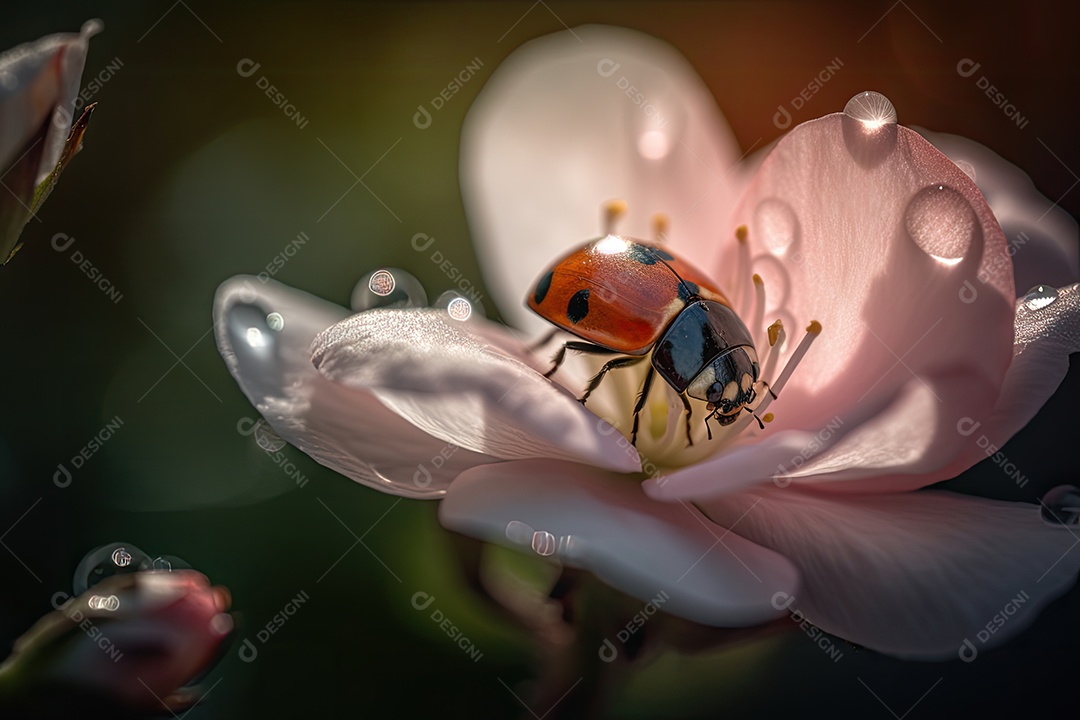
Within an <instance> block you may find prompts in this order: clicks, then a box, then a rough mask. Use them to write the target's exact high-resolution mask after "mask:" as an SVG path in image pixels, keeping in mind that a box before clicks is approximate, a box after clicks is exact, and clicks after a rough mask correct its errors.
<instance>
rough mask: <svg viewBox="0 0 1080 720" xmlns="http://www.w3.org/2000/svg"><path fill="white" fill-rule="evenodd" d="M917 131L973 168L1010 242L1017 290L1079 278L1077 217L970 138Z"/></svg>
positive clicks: (1072, 280) (1019, 171) (1058, 284)
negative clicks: (1072, 215) (1074, 217)
mask: <svg viewBox="0 0 1080 720" xmlns="http://www.w3.org/2000/svg"><path fill="white" fill-rule="evenodd" d="M919 132H920V133H921V134H922V135H923V136H924V137H925V138H926V139H927V140H929V141H930V142H932V143H933V144H934V147H936V148H937V149H938V150H940V151H941V152H943V153H945V154H946V155H947V156H948V157H949V159H950V160H953V161H954V162H957V163H968V164H970V165H971V166H972V167H973V168H974V171H975V182H976V184H977V185H978V186H979V190H981V191H982V194H983V195H984V196H986V202H987V203H989V205H990V209H991V210H993V211H994V215H995V216H997V219H998V222H1000V223H1001V229H1002V230H1003V231H1004V232H1005V237H1006V239H1007V240H1008V242H1009V252H1010V254H1011V255H1012V261H1013V272H1014V277H1015V278H1016V291H1017V294H1023V293H1024V292H1026V291H1027V289H1028V288H1030V287H1032V286H1033V285H1038V284H1047V285H1053V286H1055V287H1058V286H1061V285H1068V284H1071V283H1074V282H1076V281H1077V280H1078V279H1080V242H1078V241H1077V226H1076V221H1075V220H1073V219H1072V217H1070V216H1069V214H1068V213H1067V212H1065V211H1064V210H1062V209H1061V208H1060V207H1059V206H1058V205H1057V203H1054V202H1052V201H1050V200H1048V199H1047V198H1046V197H1044V196H1043V194H1042V193H1040V192H1039V191H1038V190H1037V189H1036V188H1035V185H1034V184H1032V182H1031V178H1030V177H1028V175H1027V173H1025V172H1024V171H1023V170H1021V169H1020V168H1018V167H1016V166H1015V165H1013V164H1012V163H1010V162H1009V161H1008V160H1006V159H1005V158H1003V157H1001V156H1000V155H998V154H997V153H995V152H993V151H992V150H990V149H989V148H986V147H984V146H982V145H980V144H979V143H977V142H975V141H974V140H968V139H967V138H965V137H961V136H959V135H949V134H948V133H937V132H930V131H928V130H923V129H919ZM1048 152H1049V151H1048ZM1047 157H1050V155H1049V154H1048V155H1047Z"/></svg>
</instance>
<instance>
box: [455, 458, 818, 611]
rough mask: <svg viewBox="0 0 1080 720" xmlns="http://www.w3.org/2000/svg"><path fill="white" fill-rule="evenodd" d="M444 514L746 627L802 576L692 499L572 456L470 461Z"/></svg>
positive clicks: (467, 527)
mask: <svg viewBox="0 0 1080 720" xmlns="http://www.w3.org/2000/svg"><path fill="white" fill-rule="evenodd" d="M439 519H440V521H441V522H442V524H443V525H444V526H446V527H447V528H449V529H451V530H454V531H456V532H460V533H464V534H466V535H470V536H472V537H475V538H478V539H481V540H485V541H488V542H497V543H501V544H503V545H508V546H510V547H517V548H519V549H524V550H528V549H529V548H530V547H531V548H533V549H534V550H535V551H538V552H540V554H544V555H552V556H553V557H554V558H555V559H557V560H560V561H562V562H564V563H566V564H568V565H572V566H575V567H582V568H585V569H587V570H590V571H592V572H593V573H595V574H596V575H597V577H599V578H600V579H601V580H603V581H604V582H606V583H608V584H609V585H611V586H612V587H615V588H617V589H619V590H621V591H623V592H625V593H628V594H630V595H633V596H634V597H636V598H638V599H640V600H641V601H643V602H656V604H657V605H659V607H660V609H662V610H664V611H666V612H670V613H672V614H674V615H678V616H680V617H684V618H688V619H690V620H694V621H696V622H700V623H704V624H707V625H716V626H724V627H743V626H748V625H755V624H758V623H761V622H765V621H767V620H770V619H772V618H774V617H777V616H778V615H779V614H780V612H779V611H778V609H777V607H776V606H775V605H774V604H773V602H772V598H773V596H774V595H775V594H776V593H778V592H785V593H793V592H795V588H796V586H797V584H798V573H796V572H795V570H794V568H793V567H792V565H791V563H790V562H788V560H787V559H785V558H784V557H783V556H781V555H778V554H777V553H774V552H772V551H769V550H766V549H765V548H762V547H760V546H758V545H755V544H753V543H751V542H748V541H746V540H745V539H743V538H741V537H739V536H738V535H736V534H735V533H734V532H730V533H729V532H726V531H724V530H723V529H722V528H719V527H717V526H715V525H712V524H711V523H709V522H708V521H706V520H704V518H702V517H701V514H700V513H699V512H698V511H697V510H696V509H695V508H693V507H692V506H690V505H679V504H666V503H658V502H654V501H652V500H649V499H648V498H646V497H645V496H644V495H643V494H642V493H641V490H640V489H639V488H638V486H637V485H636V484H635V483H633V482H628V481H627V479H626V478H623V477H619V476H617V475H613V474H611V473H606V472H602V471H599V470H596V469H595V468H588V467H585V466H583V465H578V464H575V463H565V462H552V461H542V460H540V461H538V460H531V461H519V462H511V463H503V464H500V465H491V466H486V467H484V468H475V469H472V470H468V471H466V472H464V473H463V474H462V475H461V477H459V478H458V479H457V480H456V481H455V482H454V484H453V485H451V486H450V491H449V493H448V494H447V496H446V499H444V500H443V502H442V503H441V504H440V506H439ZM736 532H737V530H736ZM657 598H660V601H659V602H657V600H656V599H657Z"/></svg>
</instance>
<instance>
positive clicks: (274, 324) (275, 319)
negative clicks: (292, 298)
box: [266, 312, 285, 332]
mask: <svg viewBox="0 0 1080 720" xmlns="http://www.w3.org/2000/svg"><path fill="white" fill-rule="evenodd" d="M266 326H267V327H268V328H270V329H271V330H273V331H274V332H281V331H282V330H283V329H285V318H284V317H282V316H281V313H278V312H272V313H270V314H269V315H267V316H266Z"/></svg>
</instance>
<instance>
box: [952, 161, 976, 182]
mask: <svg viewBox="0 0 1080 720" xmlns="http://www.w3.org/2000/svg"><path fill="white" fill-rule="evenodd" d="M953 162H954V163H956V167H958V168H960V169H961V170H963V171H964V174H965V175H967V176H968V177H969V178H971V182H975V166H974V165H972V164H971V163H969V162H968V161H967V160H954V161H953Z"/></svg>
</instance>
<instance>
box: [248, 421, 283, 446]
mask: <svg viewBox="0 0 1080 720" xmlns="http://www.w3.org/2000/svg"><path fill="white" fill-rule="evenodd" d="M251 434H252V436H253V437H254V438H255V443H256V444H257V445H258V446H259V447H261V448H262V449H263V450H265V451H266V452H268V453H273V452H277V451H278V450H280V449H281V448H283V447H285V445H286V443H285V441H284V440H282V439H281V436H280V435H278V434H277V432H276V431H275V430H274V428H272V427H271V426H270V423H268V422H266V420H263V419H262V418H259V421H258V422H256V423H255V429H254V430H253V431H252V433H251Z"/></svg>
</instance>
